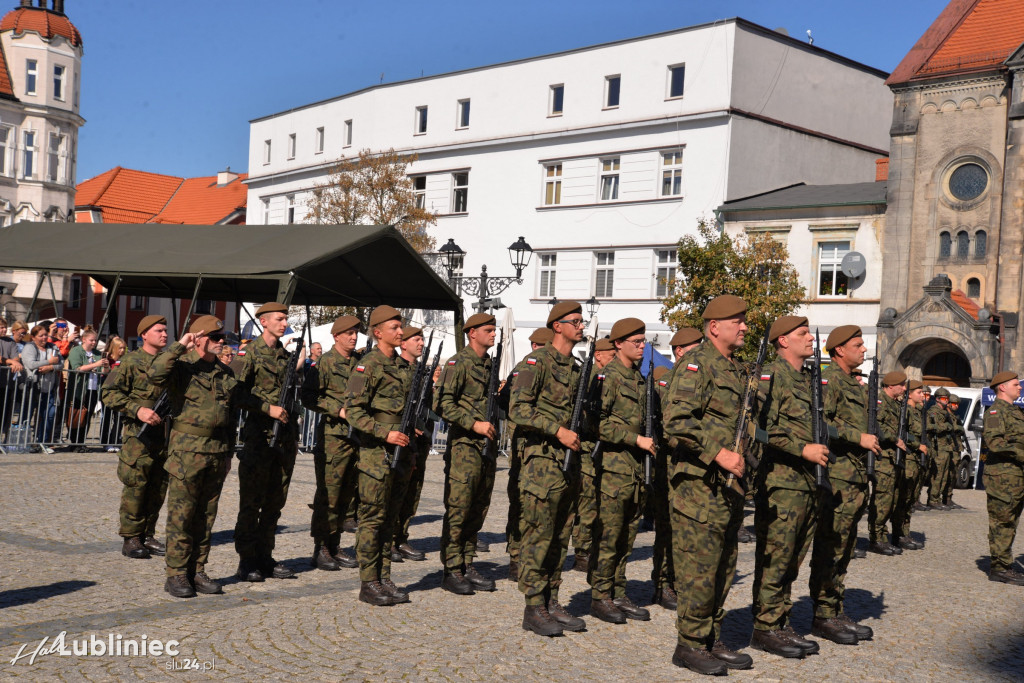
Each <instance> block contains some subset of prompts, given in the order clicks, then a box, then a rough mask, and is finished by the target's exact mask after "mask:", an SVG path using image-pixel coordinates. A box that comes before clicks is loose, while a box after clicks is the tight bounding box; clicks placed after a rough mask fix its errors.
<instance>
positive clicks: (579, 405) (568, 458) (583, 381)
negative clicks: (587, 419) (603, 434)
mask: <svg viewBox="0 0 1024 683" xmlns="http://www.w3.org/2000/svg"><path fill="white" fill-rule="evenodd" d="M592 324H593V331H594V333H593V334H592V335H590V352H589V353H587V358H586V360H584V361H583V367H582V368H581V369H580V383H579V385H578V386H577V387H576V398H575V400H573V403H572V416H571V417H570V418H569V431H571V432H575V433H576V434H579V433H580V427H581V426H582V425H583V412H584V410H583V409H584V407H585V406H584V404H585V403H587V398H588V396H587V394H588V393H589V391H590V371H591V369H592V368H593V367H594V352H595V350H596V346H597V318H595V319H594V322H593V323H592ZM571 467H572V449H571V448H566V449H565V461H564V462H563V463H562V471H563V472H568V471H569V469H570V468H571Z"/></svg>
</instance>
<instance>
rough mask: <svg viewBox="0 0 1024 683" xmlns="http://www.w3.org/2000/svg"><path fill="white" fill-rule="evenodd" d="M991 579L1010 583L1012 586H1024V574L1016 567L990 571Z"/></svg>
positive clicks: (989, 577)
mask: <svg viewBox="0 0 1024 683" xmlns="http://www.w3.org/2000/svg"><path fill="white" fill-rule="evenodd" d="M988 580H989V581H998V582H999V583H1008V584H1010V585H1012V586H1024V574H1021V573H1020V572H1019V571H1017V570H1016V569H1006V570H1004V571H1001V572H989V573H988Z"/></svg>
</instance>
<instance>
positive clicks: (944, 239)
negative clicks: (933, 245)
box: [939, 231, 953, 258]
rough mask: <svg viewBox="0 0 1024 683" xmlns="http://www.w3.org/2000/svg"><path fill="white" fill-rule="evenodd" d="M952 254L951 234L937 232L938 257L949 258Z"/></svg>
mask: <svg viewBox="0 0 1024 683" xmlns="http://www.w3.org/2000/svg"><path fill="white" fill-rule="evenodd" d="M952 255H953V236H952V235H950V234H949V233H948V232H945V231H943V232H940V233H939V258H949V257H950V256H952Z"/></svg>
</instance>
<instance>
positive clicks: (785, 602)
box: [750, 488, 818, 631]
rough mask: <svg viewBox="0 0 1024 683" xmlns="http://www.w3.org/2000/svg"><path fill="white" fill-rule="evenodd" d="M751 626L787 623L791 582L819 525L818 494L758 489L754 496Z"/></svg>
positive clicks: (776, 626) (765, 627) (770, 628)
mask: <svg viewBox="0 0 1024 683" xmlns="http://www.w3.org/2000/svg"><path fill="white" fill-rule="evenodd" d="M754 505H755V510H756V514H755V515H754V533H755V534H756V536H757V546H756V552H755V554H754V601H753V603H752V604H751V606H750V611H751V612H752V613H753V615H754V628H755V629H756V630H759V631H774V630H775V629H779V628H783V627H785V626H786V624H787V623H788V622H789V614H790V611H791V610H792V609H793V600H792V597H791V596H792V590H793V582H794V581H796V579H797V576H798V575H799V574H800V565H802V564H803V562H804V558H805V557H806V556H807V550H808V549H809V548H810V547H811V539H813V538H814V531H815V528H816V526H817V524H818V502H817V494H816V493H814V492H813V491H796V490H791V489H780V488H771V489H769V490H767V491H765V490H764V489H763V488H761V489H759V490H758V492H757V495H756V496H755V497H754Z"/></svg>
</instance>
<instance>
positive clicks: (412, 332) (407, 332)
mask: <svg viewBox="0 0 1024 683" xmlns="http://www.w3.org/2000/svg"><path fill="white" fill-rule="evenodd" d="M416 336H420V337H422V336H423V330H422V329H420V328H419V327H413V326H412V325H410V326H408V327H403V328H402V341H409V340H410V339H412V338H413V337H416Z"/></svg>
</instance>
